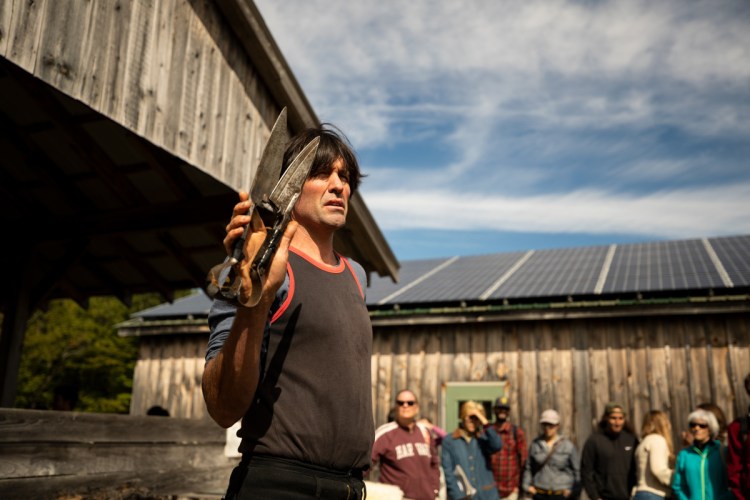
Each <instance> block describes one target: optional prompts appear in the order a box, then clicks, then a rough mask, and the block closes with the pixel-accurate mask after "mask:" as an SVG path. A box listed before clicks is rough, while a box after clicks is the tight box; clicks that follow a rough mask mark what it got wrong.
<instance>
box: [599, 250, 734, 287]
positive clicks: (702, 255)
mask: <svg viewBox="0 0 750 500" xmlns="http://www.w3.org/2000/svg"><path fill="white" fill-rule="evenodd" d="M718 287H724V282H723V281H722V279H721V275H720V274H719V272H718V270H717V269H716V266H714V264H713V263H712V262H711V258H710V256H709V254H708V252H707V251H706V248H705V246H704V245H703V242H702V241H700V240H683V241H660V242H655V243H636V244H630V245H618V247H617V250H616V251H615V255H614V258H613V259H612V265H611V268H610V271H609V274H608V276H607V281H606V282H605V284H604V287H603V290H602V291H603V293H620V292H647V291H663V290H689V289H698V288H706V289H707V288H718Z"/></svg>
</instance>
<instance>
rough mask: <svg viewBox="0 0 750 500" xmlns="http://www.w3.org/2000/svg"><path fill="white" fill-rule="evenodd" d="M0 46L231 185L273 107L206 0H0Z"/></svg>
mask: <svg viewBox="0 0 750 500" xmlns="http://www.w3.org/2000/svg"><path fill="white" fill-rule="evenodd" d="M0 56H4V57H5V58H7V59H8V60H10V61H11V62H13V63H15V64H16V65H18V66H20V67H22V68H24V69H25V70H26V71H28V72H30V73H32V74H33V75H35V76H36V77H38V78H40V79H42V80H43V81H45V82H47V83H49V84H51V85H53V86H54V87H56V88H58V89H59V90H61V91H63V92H65V93H66V94H68V95H69V96H71V97H73V98H75V99H78V100H80V101H82V102H83V103H85V104H86V105H88V106H89V107H91V108H93V109H95V110H97V111H99V112H101V113H102V114H104V115H105V116H107V117H109V118H111V119H112V120H114V121H115V122H117V123H120V124H121V125H123V126H125V127H127V128H128V129H130V130H132V131H134V132H135V133H137V134H139V135H141V136H142V137H145V138H146V139H148V140H149V141H151V142H152V143H154V144H156V145H158V146H161V147H163V148H164V149H166V150H167V151H170V152H171V153H173V154H174V155H176V156H178V157H180V158H182V159H184V160H186V161H188V162H189V163H191V164H192V165H195V166H198V167H200V168H201V169H203V170H204V171H206V172H208V173H210V174H212V175H214V176H215V177H216V178H218V179H221V180H222V181H224V182H225V183H226V184H228V185H230V186H232V187H233V188H235V189H240V188H244V189H247V188H248V186H250V183H251V175H252V172H251V171H250V169H249V168H236V167H237V166H240V165H254V164H255V163H257V159H258V158H259V156H260V149H261V145H262V144H264V143H265V140H266V139H267V137H268V134H269V128H268V125H267V124H269V123H273V120H274V119H275V117H276V115H277V114H278V112H279V109H278V107H277V105H276V104H274V101H273V99H272V98H271V96H270V94H269V91H268V89H267V88H266V87H265V86H264V85H263V83H262V82H261V80H260V78H259V77H258V74H257V72H256V70H255V69H254V68H253V66H252V63H251V61H250V60H249V59H248V57H247V55H246V54H245V53H244V52H243V50H242V49H241V44H240V43H239V42H238V41H237V40H236V37H235V36H234V33H233V32H232V30H231V29H230V27H229V26H228V24H227V23H226V22H225V20H224V18H223V17H222V15H221V14H220V12H219V10H218V8H217V6H216V3H215V2H212V1H208V0H159V1H157V0H117V1H110V0H85V1H84V0H35V1H33V2H30V1H28V0H4V1H2V2H0Z"/></svg>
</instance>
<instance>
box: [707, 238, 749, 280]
mask: <svg viewBox="0 0 750 500" xmlns="http://www.w3.org/2000/svg"><path fill="white" fill-rule="evenodd" d="M710 242H711V246H712V247H713V249H714V252H716V256H717V257H718V258H719V260H720V261H721V263H722V265H723V267H724V270H725V271H726V273H727V276H728V277H729V279H730V280H731V282H732V284H733V285H735V286H739V284H740V283H748V282H750V236H735V237H732V238H712V239H711V240H710Z"/></svg>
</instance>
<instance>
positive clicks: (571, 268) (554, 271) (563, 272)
mask: <svg viewBox="0 0 750 500" xmlns="http://www.w3.org/2000/svg"><path fill="white" fill-rule="evenodd" d="M607 248H608V247H585V248H569V249H556V250H543V251H539V252H535V253H534V254H533V255H532V256H531V257H530V258H529V260H528V261H527V262H526V263H525V264H524V266H523V267H522V268H521V269H519V272H517V273H514V274H513V275H512V276H511V277H510V278H509V279H508V281H506V282H505V284H503V286H501V287H500V288H498V289H497V290H496V291H495V292H494V293H493V294H492V295H491V297H490V298H492V299H502V298H506V297H541V296H557V295H562V296H566V295H582V294H592V293H594V290H595V288H596V284H597V282H598V280H599V276H600V274H601V270H602V264H603V263H604V259H605V258H606V256H607Z"/></svg>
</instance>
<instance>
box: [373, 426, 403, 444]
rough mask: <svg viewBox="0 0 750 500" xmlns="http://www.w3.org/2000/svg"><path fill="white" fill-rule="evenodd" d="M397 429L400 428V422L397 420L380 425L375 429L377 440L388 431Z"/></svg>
mask: <svg viewBox="0 0 750 500" xmlns="http://www.w3.org/2000/svg"><path fill="white" fill-rule="evenodd" d="M396 429H398V424H397V423H396V422H388V423H387V424H383V425H381V426H380V427H378V428H377V429H375V441H377V440H378V439H380V438H382V437H383V436H385V435H387V434H388V433H390V432H393V431H395V430H396Z"/></svg>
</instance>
